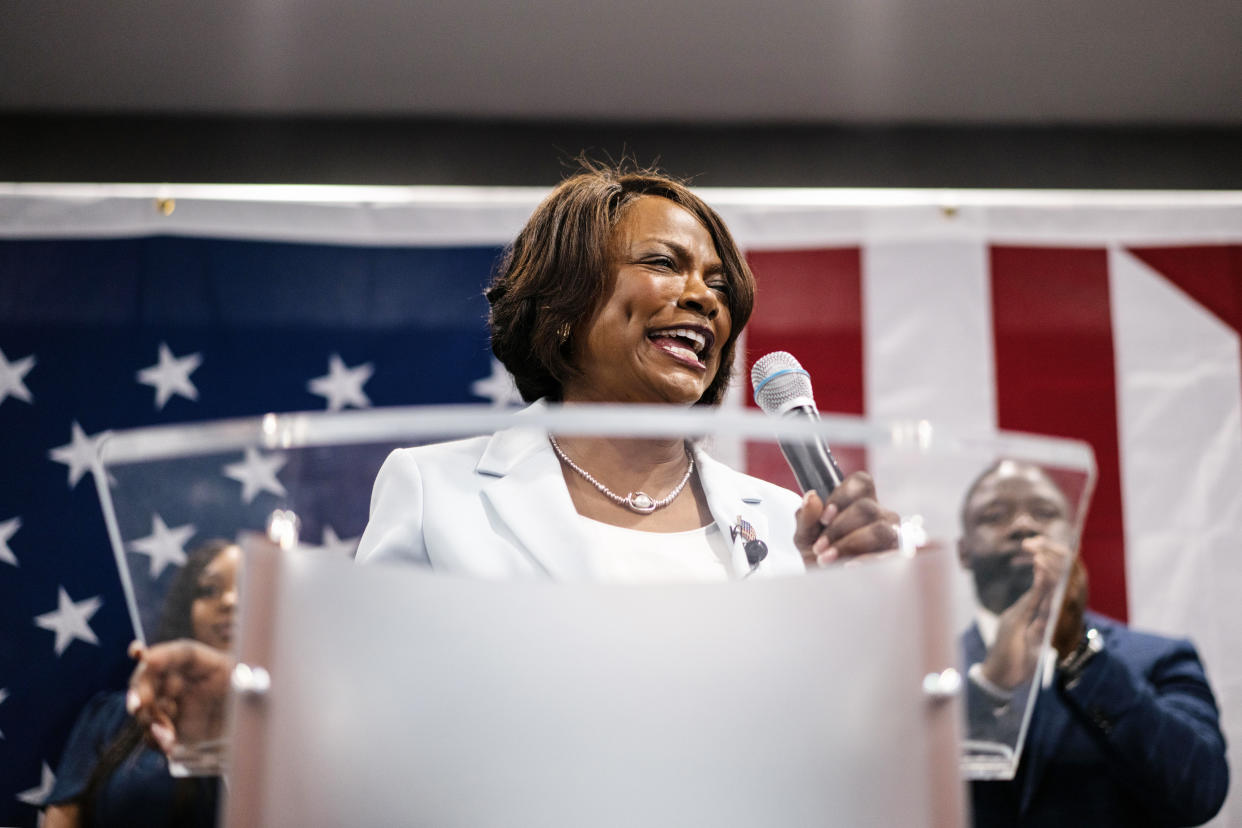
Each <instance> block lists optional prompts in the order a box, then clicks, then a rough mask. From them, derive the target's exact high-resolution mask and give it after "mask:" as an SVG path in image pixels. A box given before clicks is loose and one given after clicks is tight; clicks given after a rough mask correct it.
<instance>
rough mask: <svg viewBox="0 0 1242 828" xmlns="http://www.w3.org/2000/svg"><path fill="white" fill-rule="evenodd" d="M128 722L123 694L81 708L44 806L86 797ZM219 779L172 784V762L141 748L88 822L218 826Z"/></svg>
mask: <svg viewBox="0 0 1242 828" xmlns="http://www.w3.org/2000/svg"><path fill="white" fill-rule="evenodd" d="M129 721H130V719H129V714H128V713H127V712H126V711H125V694H124V693H120V692H107V693H99V694H97V695H95V696H94V697H93V698H91V700H90V701H88V702H87V703H86V706H85V707H84V708H83V709H82V713H81V714H80V715H79V716H78V720H77V722H76V723H75V724H74V726H73V732H72V733H70V734H69V742H68V744H66V745H65V752H64V754H63V755H62V756H61V760H60V767H59V768H58V769H57V774H56V784H55V785H54V786H53V788H52V792H51V793H50V794H48V797H47V800H46V802H45V804H47V805H62V804H66V803H70V802H75V801H76V802H77V803H78V805H80V806H84V805H85V803H83V802H82V801H81V800H82V797H83V795H84V794H85V793H86V787H87V785H88V783H89V782H90V778H91V774H92V773H93V772H94V770H95V765H96V763H97V762H98V760H99V757H100V755H101V754H102V753H103V752H104V751H105V750H106V749H107V748H108V746H109V745H110V743H111V742H112V740H113V739H114V738H115V737H116V735H117V734H118V733H119V732H120V731H121V730H122V728H124V727H125V725H126V724H128V722H129ZM218 789H219V780H218V779H217V778H214V777H211V778H206V777H204V778H195V779H174V778H173V777H172V776H169V774H168V760H167V759H165V758H164V754H162V753H160V752H159V751H157V750H154V749H152V748H149V747H146V746H145V745H144V744H140V745H139V746H138V747H137V748H135V749H134V750H133V751H131V752H130V753H129V755H128V756H126V757H125V759H123V760H122V761H121V763H120V765H118V766H117V768H116V769H115V770H114V771H113V772H112V774H111V775H109V777H108V779H107V781H106V782H105V783H104V784H103V785H102V786H101V787H100V788H99V789H98V791H97V793H96V795H95V799H94V802H93V803H92V805H91V809H90V810H91V812H92V814H93V819H92V821H91V822H90V823H89V824H90V825H92V826H100V828H112V826H117V828H121V827H122V826H125V828H162V826H171V825H191V826H202V828H212V826H214V825H215V824H216V808H217V799H218Z"/></svg>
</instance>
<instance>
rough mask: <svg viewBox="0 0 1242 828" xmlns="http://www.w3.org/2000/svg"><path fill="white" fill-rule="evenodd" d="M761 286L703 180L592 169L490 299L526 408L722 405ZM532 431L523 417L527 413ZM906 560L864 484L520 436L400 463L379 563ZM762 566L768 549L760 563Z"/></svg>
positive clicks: (706, 566)
mask: <svg viewBox="0 0 1242 828" xmlns="http://www.w3.org/2000/svg"><path fill="white" fill-rule="evenodd" d="M754 298H755V280H754V276H752V274H751V272H750V268H749V267H747V265H746V260H745V259H744V258H743V257H742V254H741V252H740V251H739V250H738V248H737V245H736V244H735V243H734V241H733V238H732V236H731V235H730V233H729V230H728V229H727V228H726V227H725V225H724V222H723V221H721V219H720V216H718V215H717V214H716V212H715V211H714V210H712V209H711V208H710V207H708V206H707V205H706V204H705V203H703V201H702V200H701V199H700V198H699V197H698V196H696V195H694V194H693V193H691V192H690V190H689V189H687V188H686V187H685V186H683V185H681V184H679V183H677V182H676V181H673V180H671V179H669V178H667V177H664V176H661V175H657V174H653V173H649V172H632V173H625V172H622V171H620V170H617V169H611V168H591V169H588V170H586V171H584V172H582V173H580V174H578V175H575V176H573V177H572V178H569V179H568V180H566V181H565V182H563V183H562V184H561V185H560V186H559V187H557V188H556V189H555V190H554V191H553V192H552V193H551V195H549V196H548V197H547V198H546V199H545V200H544V201H543V203H542V204H540V205H539V207H538V208H537V209H536V210H535V212H534V214H533V215H532V216H531V218H530V220H529V221H528V222H527V224H526V226H525V227H524V228H523V229H522V232H521V233H520V234H519V235H518V237H517V240H516V241H515V242H514V243H513V246H512V248H511V249H510V250H509V251H508V253H507V255H506V256H505V258H504V259H503V261H502V262H501V265H500V267H499V269H498V271H497V273H496V276H495V278H494V279H493V281H492V284H491V286H490V287H489V288H488V291H487V299H488V302H489V303H490V304H491V317H490V321H491V334H492V350H493V352H494V353H495V354H496V357H497V358H498V359H499V360H500V361H501V362H502V363H503V364H504V365H505V367H506V368H507V369H508V370H509V372H510V373H511V374H512V375H513V376H514V378H515V380H516V382H517V387H518V389H519V391H520V392H521V393H522V396H523V398H524V399H526V401H527V402H532V403H534V404H535V405H536V406H539V405H542V404H544V403H545V402H552V403H564V404H566V405H572V404H574V403H647V404H652V403H661V404H669V405H681V406H690V405H717V404H718V403H719V402H720V401H721V399H722V398H723V396H724V393H725V390H726V388H727V387H728V384H729V378H730V375H731V373H732V366H733V358H734V351H735V346H736V344H737V340H738V335H739V334H740V333H741V331H742V328H743V327H744V326H745V324H746V321H747V319H749V317H750V313H751V309H752V307H753V305H754ZM519 419H520V418H519ZM743 522H744V523H745V525H746V526H748V527H749V529H748V530H747V532H746V533H745V535H746V536H750V537H756V536H757V537H760V538H763V539H764V540H765V543H766V545H767V546H768V547H769V551H768V554H767V555H766V556H765V557H764V558H763V561H762V563H760V564H759V565H758V568H757V570H756V573H757V574H758V573H763V574H782V573H785V574H788V573H792V572H799V571H801V570H802V569H803V566H804V562H805V563H806V564H814V563H827V562H829V561H831V560H834V559H836V558H838V557H840V558H845V557H851V556H856V555H859V554H863V553H867V552H872V551H878V550H885V549H892V548H894V547H895V546H896V542H897V537H896V529H895V526H896V523H897V517H896V515H895V514H893V513H892V512H889V511H887V510H884V509H882V508H880V507H879V506H878V505H877V503H876V501H875V495H874V490H873V487H872V484H871V480H870V478H869V477H868V476H867V475H866V474H864V473H855V474H853V475H850V476H849V477H848V478H846V479H845V481H844V483H843V484H842V485H841V486H839V487H838V488H837V489H836V490H835V491H834V492H833V493H832V494H831V496H830V497H829V498H828V500H827V503H825V502H823V501H821V500H820V498H819V496H818V495H817V494H815V493H810V494H808V495H807V496H806V497H805V498H803V499H802V500H801V502H800V501H799V499H798V497H797V496H796V495H794V494H793V493H792V492H789V491H787V490H785V489H782V488H780V487H778V486H774V485H772V484H769V483H766V482H764V481H761V480H758V479H756V478H752V477H748V476H746V475H743V474H740V473H738V472H735V471H733V470H732V469H729V468H728V467H727V466H724V465H723V464H721V463H719V462H717V461H715V460H713V459H712V458H711V457H709V456H707V454H705V453H704V452H703V451H701V450H699V449H697V448H695V447H693V446H691V445H689V444H688V443H686V442H685V441H683V440H681V439H617V438H613V437H606V438H601V437H557V436H549V435H546V434H544V433H542V432H539V431H537V430H535V429H524V428H522V427H521V426H520V425H517V426H515V427H514V428H511V429H507V430H504V431H500V432H498V433H496V434H494V435H492V436H490V437H479V438H473V439H469V440H463V441H458V442H453V443H444V444H437V445H431V446H423V447H419V448H414V449H404V450H400V451H397V452H394V453H393V454H392V455H391V456H390V457H389V458H388V460H387V462H386V463H385V464H384V466H383V468H382V469H381V470H380V473H379V476H378V478H377V479H376V483H375V490H374V493H373V496H372V504H371V519H370V522H369V524H368V525H367V529H366V532H365V533H364V534H363V537H362V540H361V542H360V544H359V547H358V556H357V558H358V561H360V562H362V563H373V562H381V561H382V562H390V561H401V562H411V563H418V564H423V565H426V566H431V567H432V568H434V569H436V570H443V571H449V572H454V573H458V574H463V575H473V576H480V577H489V578H551V579H555V580H594V581H614V582H640V581H686V580H694V581H711V580H727V579H730V578H737V577H741V576H742V575H746V574H750V572H751V571H752V570H755V565H754V564H753V563H751V561H749V560H748V558H747V557H746V554H745V551H744V548H743V547H744V544H745V542H746V541H745V537H744V536H743V533H740V532H739V531H738V526H739V525H741V524H742V523H743ZM754 557H755V556H753V555H752V556H751V558H752V559H753V558H754Z"/></svg>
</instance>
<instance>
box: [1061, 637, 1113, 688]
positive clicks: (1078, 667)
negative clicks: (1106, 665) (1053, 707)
mask: <svg viewBox="0 0 1242 828" xmlns="http://www.w3.org/2000/svg"><path fill="white" fill-rule="evenodd" d="M1103 649H1104V636H1103V635H1101V634H1100V631H1099V630H1097V629H1096V628H1094V627H1092V628H1091V629H1089V630H1087V632H1086V634H1084V635H1083V637H1082V640H1081V641H1079V642H1078V646H1077V647H1075V648H1074V651H1073V652H1072V653H1070V654H1069V655H1067V656H1066V657H1065V658H1063V659H1061V660H1060V661H1059V662H1058V663H1057V667H1058V668H1059V669H1060V671H1061V683H1062V684H1064V685H1065V687H1066V688H1067V689H1068V688H1070V687H1073V686H1074V685H1075V684H1077V683H1078V679H1079V678H1081V677H1082V671H1083V670H1085V669H1086V667H1087V664H1088V662H1090V661H1091V659H1093V658H1095V654H1096V653H1098V652H1100V651H1101V650H1103Z"/></svg>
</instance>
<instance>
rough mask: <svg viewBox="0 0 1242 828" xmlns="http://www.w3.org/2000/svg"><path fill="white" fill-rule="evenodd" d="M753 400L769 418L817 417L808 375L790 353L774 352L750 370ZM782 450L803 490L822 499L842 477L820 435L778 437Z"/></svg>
mask: <svg viewBox="0 0 1242 828" xmlns="http://www.w3.org/2000/svg"><path fill="white" fill-rule="evenodd" d="M750 383H751V385H752V386H753V387H754V389H755V402H756V403H757V404H758V405H759V407H760V408H761V409H763V413H765V414H767V415H769V416H772V417H796V418H799V419H806V420H812V421H818V420H819V411H818V409H816V408H815V398H814V397H812V396H811V375H810V374H808V373H807V372H806V370H805V369H804V368H803V367H802V366H801V365H799V364H798V360H796V359H794V357H793V355H792V354H789V353H786V352H785V351H773V352H772V353H770V354H768V355H767V356H765V357H762V358H760V360H759V361H758V362H756V363H755V366H754V367H753V368H751V369H750ZM780 446H781V453H782V454H784V455H785V460H786V461H788V463H789V468H791V469H793V473H794V477H795V478H797V480H798V487H799V488H801V489H802V491H803V492H807V491H810V490H811V489H814V490H815V491H817V492H819V496H820V497H821V498H823V499H824V500H827V499H828V495H830V494H831V493H832V490H833V489H835V488H836V487H837V486H838V485H839V484H840V483H841V480H842V477H843V475H842V474H841V469H840V467H839V466H837V461H836V460H835V459H834V458H833V456H832V452H831V451H830V450H829V449H828V445H827V444H826V443H825V442H824V441H823V440H822V439H821V438H819V437H812V438H808V439H806V440H781V441H780Z"/></svg>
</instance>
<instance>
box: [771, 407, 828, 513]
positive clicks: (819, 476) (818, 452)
mask: <svg viewBox="0 0 1242 828" xmlns="http://www.w3.org/2000/svg"><path fill="white" fill-rule="evenodd" d="M785 416H786V417H797V418H804V417H805V418H810V419H814V420H818V419H819V415H818V413H817V412H816V411H815V410H814V409H812V408H805V407H802V406H799V407H798V408H795V409H793V410H792V411H790V412H788V413H787V414H785ZM779 442H780V447H781V453H782V454H784V455H785V460H786V462H788V463H789V468H791V469H793V473H794V478H795V479H796V480H797V481H798V488H800V489H801V490H802V491H803V493H806V492H808V491H810V490H811V489H814V490H815V491H816V492H818V493H819V496H820V499H822V500H827V499H828V495H830V494H832V490H833V489H835V488H836V487H837V486H838V485H840V483H841V480H842V479H843V475H842V474H841V468H840V467H839V466H838V465H837V461H836V458H834V457H833V456H832V451H830V450H829V448H828V446H827V445H826V444H825V443H824V441H823V440H822V439H820V438H819V437H808V438H807V439H806V440H781V441H779Z"/></svg>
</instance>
